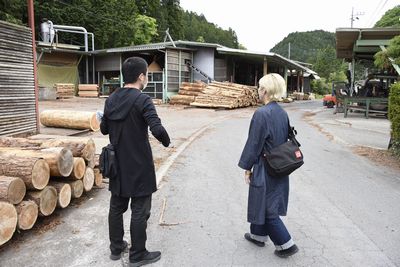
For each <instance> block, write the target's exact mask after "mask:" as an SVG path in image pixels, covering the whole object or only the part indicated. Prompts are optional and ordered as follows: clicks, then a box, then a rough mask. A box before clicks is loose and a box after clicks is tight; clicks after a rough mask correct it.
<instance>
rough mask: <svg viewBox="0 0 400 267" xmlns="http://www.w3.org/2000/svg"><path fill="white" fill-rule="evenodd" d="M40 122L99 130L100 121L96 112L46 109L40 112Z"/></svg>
mask: <svg viewBox="0 0 400 267" xmlns="http://www.w3.org/2000/svg"><path fill="white" fill-rule="evenodd" d="M40 123H41V124H43V125H44V126H47V127H57V128H68V129H77V130H87V129H88V130H91V131H94V132H95V131H98V130H99V129H100V123H99V121H98V120H97V118H96V112H89V111H74V112H71V111H70V110H45V111H42V112H41V113H40Z"/></svg>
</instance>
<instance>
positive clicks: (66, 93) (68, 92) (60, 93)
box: [54, 83, 75, 98]
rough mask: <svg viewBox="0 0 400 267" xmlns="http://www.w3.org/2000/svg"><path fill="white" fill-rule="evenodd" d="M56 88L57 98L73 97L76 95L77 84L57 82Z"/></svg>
mask: <svg viewBox="0 0 400 267" xmlns="http://www.w3.org/2000/svg"><path fill="white" fill-rule="evenodd" d="M54 88H55V91H56V95H57V98H71V97H74V95H75V84H72V83H55V84H54Z"/></svg>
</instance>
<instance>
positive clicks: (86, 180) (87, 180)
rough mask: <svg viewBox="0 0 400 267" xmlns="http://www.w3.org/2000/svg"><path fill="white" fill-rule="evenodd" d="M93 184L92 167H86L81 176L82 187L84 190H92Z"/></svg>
mask: <svg viewBox="0 0 400 267" xmlns="http://www.w3.org/2000/svg"><path fill="white" fill-rule="evenodd" d="M93 185H94V172H93V169H92V168H89V167H86V171H85V175H84V176H83V189H84V190H85V192H88V191H90V190H92V188H93Z"/></svg>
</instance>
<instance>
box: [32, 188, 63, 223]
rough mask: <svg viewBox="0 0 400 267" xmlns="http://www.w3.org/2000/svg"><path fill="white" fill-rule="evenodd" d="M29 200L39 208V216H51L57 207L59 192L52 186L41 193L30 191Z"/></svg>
mask: <svg viewBox="0 0 400 267" xmlns="http://www.w3.org/2000/svg"><path fill="white" fill-rule="evenodd" d="M26 196H27V199H28V200H32V201H34V202H35V203H36V204H37V205H38V207H39V215H41V216H49V215H51V214H52V213H53V212H54V210H55V209H56V206H57V200H58V199H57V190H56V189H55V188H54V187H52V186H46V187H45V188H44V189H43V190H41V191H28V192H27V193H26Z"/></svg>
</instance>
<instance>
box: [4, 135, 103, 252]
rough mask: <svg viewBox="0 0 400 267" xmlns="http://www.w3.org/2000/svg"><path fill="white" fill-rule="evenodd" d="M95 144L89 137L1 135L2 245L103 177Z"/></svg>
mask: <svg viewBox="0 0 400 267" xmlns="http://www.w3.org/2000/svg"><path fill="white" fill-rule="evenodd" d="M95 150H96V148H95V145H94V142H93V140H92V139H88V138H71V137H70V138H65V139H35V138H12V137H1V138H0V161H1V164H0V246H1V245H3V244H5V243H6V242H7V241H9V240H10V239H11V238H12V236H13V234H14V232H15V231H16V230H17V229H19V230H29V229H31V228H32V227H33V226H34V224H35V223H36V221H37V219H38V218H39V217H41V216H50V215H51V214H53V212H54V211H55V209H56V208H61V209H64V208H66V207H68V206H69V205H70V203H71V201H72V199H76V198H79V197H81V196H82V195H83V193H84V192H88V191H90V190H91V189H92V188H93V186H94V185H100V184H101V183H102V176H101V174H100V173H99V172H98V170H96V171H95V170H94V169H93V167H94V166H96V165H98V159H96V157H95ZM90 166H92V167H90ZM97 175H100V177H101V179H100V181H99V178H100V177H97ZM96 180H97V181H96Z"/></svg>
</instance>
